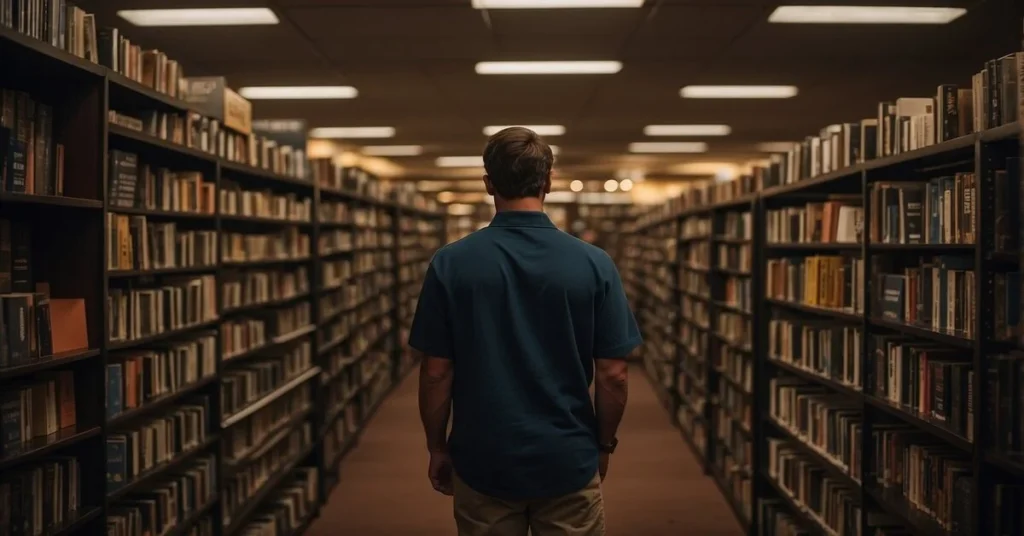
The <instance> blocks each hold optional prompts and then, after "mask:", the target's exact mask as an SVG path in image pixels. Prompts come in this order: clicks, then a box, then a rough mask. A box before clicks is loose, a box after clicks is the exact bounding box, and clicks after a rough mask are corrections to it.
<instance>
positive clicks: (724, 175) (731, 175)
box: [715, 167, 739, 182]
mask: <svg viewBox="0 0 1024 536" xmlns="http://www.w3.org/2000/svg"><path fill="white" fill-rule="evenodd" d="M738 173H739V170H738V169H737V168H735V167H723V168H721V169H719V170H718V171H716V172H715V180H716V181H719V182H725V181H731V180H733V179H735V178H736V176H737V175H738Z"/></svg>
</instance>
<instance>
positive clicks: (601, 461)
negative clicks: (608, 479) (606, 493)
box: [597, 452, 608, 482]
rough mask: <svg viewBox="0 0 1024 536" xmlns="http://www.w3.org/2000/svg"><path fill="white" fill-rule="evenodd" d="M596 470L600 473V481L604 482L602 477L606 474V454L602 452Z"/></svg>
mask: <svg viewBox="0 0 1024 536" xmlns="http://www.w3.org/2000/svg"><path fill="white" fill-rule="evenodd" d="M597 470H598V472H599V473H601V481H602V482H604V475H607V474H608V453H607V452H602V453H601V456H600V457H599V458H598V464H597Z"/></svg>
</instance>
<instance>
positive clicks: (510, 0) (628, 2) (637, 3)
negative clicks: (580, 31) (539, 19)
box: [473, 0, 644, 9]
mask: <svg viewBox="0 0 1024 536" xmlns="http://www.w3.org/2000/svg"><path fill="white" fill-rule="evenodd" d="M643 5H644V0H473V7H474V8H476V9H577V8H611V7H642V6H643Z"/></svg>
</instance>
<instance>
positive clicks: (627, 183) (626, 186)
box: [619, 179, 633, 192]
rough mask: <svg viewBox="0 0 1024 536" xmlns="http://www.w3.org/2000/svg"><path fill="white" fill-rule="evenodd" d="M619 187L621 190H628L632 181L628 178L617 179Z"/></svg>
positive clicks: (630, 188)
mask: <svg viewBox="0 0 1024 536" xmlns="http://www.w3.org/2000/svg"><path fill="white" fill-rule="evenodd" d="M619 189H620V190H622V191H623V192H628V191H630V190H632V189H633V181H631V180H629V179H622V180H621V181H619Z"/></svg>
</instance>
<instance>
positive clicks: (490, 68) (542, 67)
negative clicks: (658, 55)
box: [476, 61, 622, 74]
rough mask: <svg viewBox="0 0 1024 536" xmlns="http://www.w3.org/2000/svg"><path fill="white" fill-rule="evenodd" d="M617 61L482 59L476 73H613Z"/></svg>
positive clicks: (616, 70)
mask: <svg viewBox="0 0 1024 536" xmlns="http://www.w3.org/2000/svg"><path fill="white" fill-rule="evenodd" d="M621 70H622V63H620V62H617V61H482V62H480V63H477V64H476V72H477V74H615V73H617V72H619V71H621Z"/></svg>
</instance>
